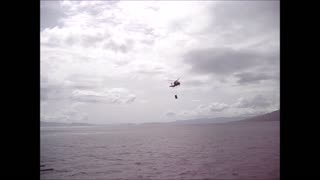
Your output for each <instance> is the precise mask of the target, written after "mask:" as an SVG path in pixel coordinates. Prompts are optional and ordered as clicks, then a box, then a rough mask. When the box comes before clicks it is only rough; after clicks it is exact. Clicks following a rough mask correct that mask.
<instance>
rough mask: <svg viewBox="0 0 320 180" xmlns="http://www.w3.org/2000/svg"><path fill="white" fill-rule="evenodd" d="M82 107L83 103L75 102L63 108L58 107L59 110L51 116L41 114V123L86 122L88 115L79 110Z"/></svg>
mask: <svg viewBox="0 0 320 180" xmlns="http://www.w3.org/2000/svg"><path fill="white" fill-rule="evenodd" d="M83 105H84V103H79V102H75V103H71V104H68V105H66V106H63V107H59V109H58V110H57V111H55V112H54V113H53V114H45V113H43V112H41V121H51V122H88V120H89V115H88V113H87V112H85V111H83V110H80V109H79V108H80V107H81V106H83Z"/></svg>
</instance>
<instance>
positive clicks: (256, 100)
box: [40, 1, 280, 123]
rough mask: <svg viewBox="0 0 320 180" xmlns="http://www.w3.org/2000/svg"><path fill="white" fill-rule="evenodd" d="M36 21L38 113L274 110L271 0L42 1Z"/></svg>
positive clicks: (152, 118)
mask: <svg viewBox="0 0 320 180" xmlns="http://www.w3.org/2000/svg"><path fill="white" fill-rule="evenodd" d="M40 29H41V42H40V43H41V120H44V121H58V122H86V123H122V122H128V123H138V122H166V121H173V120H177V119H190V118H200V117H218V116H219V117H221V116H228V117H231V116H239V115H245V114H255V113H264V112H269V111H272V110H276V109H279V71H280V69H279V61H280V60H279V43H280V42H279V1H41V24H40ZM179 77H181V78H180V81H181V86H180V87H178V88H177V89H170V88H169V87H168V86H169V85H170V83H169V82H168V80H169V79H171V80H172V79H177V78H179ZM175 94H178V99H177V100H176V99H175V98H174V95H175Z"/></svg>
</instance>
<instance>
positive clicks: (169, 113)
mask: <svg viewBox="0 0 320 180" xmlns="http://www.w3.org/2000/svg"><path fill="white" fill-rule="evenodd" d="M165 115H166V116H167V117H174V116H176V113H175V112H172V111H169V112H166V114H165Z"/></svg>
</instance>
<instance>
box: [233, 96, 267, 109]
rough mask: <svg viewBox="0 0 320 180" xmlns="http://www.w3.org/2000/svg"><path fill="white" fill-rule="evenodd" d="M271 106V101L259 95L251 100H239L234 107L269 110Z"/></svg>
mask: <svg viewBox="0 0 320 180" xmlns="http://www.w3.org/2000/svg"><path fill="white" fill-rule="evenodd" d="M271 105H272V102H271V100H269V99H268V98H266V97H265V96H263V95H260V94H259V95H255V96H253V97H250V98H239V99H238V101H237V102H236V103H235V104H234V105H233V107H236V108H252V109H259V108H267V107H269V106H271Z"/></svg>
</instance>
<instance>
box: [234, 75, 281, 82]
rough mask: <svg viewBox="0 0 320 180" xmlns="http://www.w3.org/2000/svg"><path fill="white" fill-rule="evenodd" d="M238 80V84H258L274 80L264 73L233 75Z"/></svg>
mask: <svg viewBox="0 0 320 180" xmlns="http://www.w3.org/2000/svg"><path fill="white" fill-rule="evenodd" d="M235 77H237V78H239V79H238V81H237V82H238V84H250V83H260V81H264V80H270V79H276V78H275V77H274V76H271V75H268V74H264V73H250V72H243V73H238V74H235Z"/></svg>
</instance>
